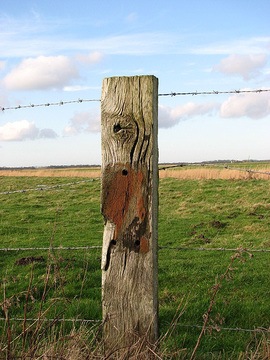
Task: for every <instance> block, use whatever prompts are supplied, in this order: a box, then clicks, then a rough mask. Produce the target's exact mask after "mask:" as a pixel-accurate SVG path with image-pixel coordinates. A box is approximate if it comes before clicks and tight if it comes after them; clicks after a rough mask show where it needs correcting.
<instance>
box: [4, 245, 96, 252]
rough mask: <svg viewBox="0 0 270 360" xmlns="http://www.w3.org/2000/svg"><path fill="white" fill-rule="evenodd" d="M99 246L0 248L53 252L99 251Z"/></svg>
mask: <svg viewBox="0 0 270 360" xmlns="http://www.w3.org/2000/svg"><path fill="white" fill-rule="evenodd" d="M101 248H102V246H101V245H91V246H55V247H54V246H48V247H17V248H0V251H2V252H9V251H17V252H18V251H49V250H51V251H54V250H71V251H73V250H92V249H101Z"/></svg>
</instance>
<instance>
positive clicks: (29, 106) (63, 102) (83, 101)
mask: <svg viewBox="0 0 270 360" xmlns="http://www.w3.org/2000/svg"><path fill="white" fill-rule="evenodd" d="M263 92H270V89H254V90H226V91H219V90H212V91H190V92H188V91H184V92H173V91H172V92H170V93H163V94H158V96H171V97H175V96H197V95H220V94H243V93H257V94H259V93H263ZM85 102H101V100H100V99H77V100H67V101H58V102H46V103H41V104H32V103H30V104H29V105H16V106H1V107H0V110H1V111H6V110H19V109H26V108H35V107H49V106H63V105H67V104H76V103H77V104H80V103H85Z"/></svg>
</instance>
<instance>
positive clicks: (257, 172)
mask: <svg viewBox="0 0 270 360" xmlns="http://www.w3.org/2000/svg"><path fill="white" fill-rule="evenodd" d="M191 165H194V166H202V167H203V166H210V167H214V168H216V167H217V168H221V169H227V170H236V171H242V172H247V173H249V174H261V175H268V176H270V172H268V171H259V170H252V169H243V168H235V167H231V166H227V165H224V166H223V165H215V164H205V163H202V164H194V163H186V164H174V165H168V166H162V167H161V168H160V169H159V170H160V171H162V170H167V169H172V168H177V167H184V166H191ZM95 179H96V178H91V179H86V180H80V181H75V182H71V183H65V184H56V185H39V186H37V187H36V188H29V189H20V190H7V191H2V192H0V195H10V194H18V193H25V192H28V191H42V190H51V189H57V188H61V187H63V186H72V185H77V184H81V183H86V182H92V181H94V180H95ZM97 179H100V177H98V178H97Z"/></svg>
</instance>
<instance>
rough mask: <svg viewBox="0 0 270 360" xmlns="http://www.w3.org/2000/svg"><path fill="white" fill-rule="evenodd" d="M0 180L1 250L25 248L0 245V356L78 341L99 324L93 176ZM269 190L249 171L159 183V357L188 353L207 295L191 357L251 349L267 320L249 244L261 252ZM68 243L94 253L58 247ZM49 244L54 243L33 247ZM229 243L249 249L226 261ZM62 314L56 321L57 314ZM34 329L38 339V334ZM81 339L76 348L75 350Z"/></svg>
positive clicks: (257, 259) (265, 294) (262, 256)
mask: <svg viewBox="0 0 270 360" xmlns="http://www.w3.org/2000/svg"><path fill="white" fill-rule="evenodd" d="M85 180H86V181H85ZM0 181H1V195H0V196H1V205H2V206H1V209H0V236H1V248H13V249H18V248H26V247H31V248H36V249H35V250H27V251H26V250H25V251H22V250H16V251H1V257H0V262H1V264H0V271H1V278H2V282H1V300H0V302H1V304H2V320H1V321H2V323H1V329H2V334H1V348H2V354H6V353H7V351H9V353H10V354H11V353H12V352H16V351H21V350H22V349H24V352H25V353H27V351H28V352H29V351H30V352H31V349H32V351H36V353H40V352H42V351H46V350H45V348H46V346H47V349H48V347H49V344H50V345H51V347H57V346H60V344H59V341H58V340H59V339H62V341H64V340H63V339H66V343H67V342H69V341H71V343H72V341H73V340H75V339H77V340H78V339H79V338H80V336H82V338H80V341H82V343H83V344H86V342H85V341H86V339H87V344H90V340H89V338H91V339H92V338H93V334H95V332H92V326H94V325H95V326H98V324H99V323H98V322H95V321H99V320H101V289H100V282H101V280H100V278H101V272H100V253H101V250H100V249H99V248H95V247H96V246H100V245H101V243H102V232H103V221H102V217H101V215H100V181H99V180H98V179H96V180H91V179H87V178H78V177H77V176H76V177H62V176H61V177H44V176H43V177H38V176H32V177H29V176H19V177H16V176H3V177H1V178H0ZM17 190H24V191H22V192H16V191H17ZM269 192H270V190H269V182H268V181H265V180H256V179H251V178H249V179H246V180H236V179H234V180H224V179H218V180H213V179H212V180H202V179H201V180H194V179H193V180H179V179H177V178H164V179H163V178H162V179H161V180H160V187H159V193H160V215H159V246H160V250H159V302H160V331H161V336H162V335H164V334H165V333H166V332H167V331H168V329H171V330H172V333H171V335H170V336H167V337H166V338H165V339H164V340H163V341H162V343H161V345H160V352H161V354H163V355H162V356H163V357H162V358H164V359H165V358H168V359H169V358H175V359H180V358H183V359H184V358H189V356H190V354H191V352H192V350H193V349H194V347H195V345H196V341H197V339H198V337H199V335H200V331H201V327H202V326H203V321H204V320H203V315H204V314H205V313H207V309H208V307H209V304H210V303H211V300H213V302H214V305H213V309H212V311H211V318H210V319H209V321H208V323H207V328H206V331H205V334H204V335H203V337H202V339H201V342H200V346H199V347H198V350H197V356H198V359H211V358H220V359H221V358H223V359H230V358H231V359H237V358H238V357H239V356H245V355H244V352H245V351H246V350H247V349H249V354H251V351H253V352H254V351H255V349H256V348H258V346H259V345H258V343H259V341H260V339H262V338H264V336H265V333H264V332H262V331H259V330H258V332H254V331H252V330H254V329H259V328H260V329H261V328H264V329H268V328H269V319H270V316H269V314H270V304H269V300H268V299H269V293H270V291H269V285H268V284H269V256H270V254H269V253H268V252H261V251H260V252H257V251H256V250H258V249H261V250H263V249H265V250H266V249H269V248H270V241H269V239H270V226H269V225H270V205H269ZM77 246H84V247H87V246H90V247H91V246H93V247H94V248H90V249H80V250H75V249H73V250H69V249H67V247H77ZM49 247H63V249H58V250H52V249H50V250H45V249H43V250H40V248H49ZM239 247H242V248H248V249H249V251H248V252H247V251H240V253H239V257H235V258H234V260H233V262H231V261H232V260H231V257H232V256H234V255H235V254H236V253H237V254H238V252H237V251H233V250H229V251H225V250H222V251H221V250H220V249H221V248H222V249H237V248H239ZM202 249H204V250H202ZM228 268H229V270H228V272H227V273H226V269H228ZM224 274H226V276H225V275H224ZM217 286H218V291H217V293H216V294H214V293H213V289H216V287H217ZM177 309H178V310H177ZM176 314H178V315H179V319H178V321H177V322H175V323H173V319H174V317H175V315H176ZM63 318H65V319H66V320H67V321H65V322H63V321H61V322H60V321H57V320H59V319H63ZM15 319H17V320H15ZM27 319H32V320H27ZM34 319H39V320H34ZM48 319H51V320H54V321H49V322H48ZM80 319H88V320H94V322H88V323H85V324H82V323H81V322H80V321H79V320H80ZM76 320H77V321H76ZM172 324H173V325H172ZM57 334H58V335H57ZM67 334H69V337H68V336H67ZM70 334H73V335H72V336H71V335H70ZM46 336H47V337H48V338H47V340H44V344H43V343H42V342H40V341H39V340H38V339H41V338H42V339H46ZM57 337H58V338H59V339H58V338H57ZM16 338H17V339H16ZM265 341H266V342H264V344H267V339H266V338H265ZM78 343H79V340H78V341H77V344H78ZM52 344H53V345H52ZM56 344H57V345H56ZM72 344H73V343H72ZM41 345H42V346H43V347H42V346H41ZM37 346H40V347H41V348H38V347H37ZM72 346H73V345H72ZM87 346H88V345H87ZM87 346H86V345H84V347H83V346H82V348H83V351H86V353H87V351H90V350H89V349H88V348H87ZM50 351H52V350H50ZM59 351H60V350H59ZM78 351H79V350H78ZM91 351H92V350H91ZM32 353H33V352H32ZM165 354H167V355H165ZM173 354H174V355H173ZM240 354H242V355H240ZM82 358H83V357H82ZM85 358H86V357H85ZM93 358H94V357H93ZM242 358H244V357H242ZM246 358H248V357H246Z"/></svg>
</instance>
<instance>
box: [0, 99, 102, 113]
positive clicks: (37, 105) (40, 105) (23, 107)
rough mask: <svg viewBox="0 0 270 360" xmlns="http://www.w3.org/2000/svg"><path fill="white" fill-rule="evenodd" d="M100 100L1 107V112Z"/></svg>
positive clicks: (91, 100) (89, 100)
mask: <svg viewBox="0 0 270 360" xmlns="http://www.w3.org/2000/svg"><path fill="white" fill-rule="evenodd" d="M100 101H101V100H100V99H77V100H67V101H58V102H46V103H42V104H29V105H16V106H7V107H5V106H1V107H0V109H1V111H5V110H19V109H27V108H35V107H49V106H62V105H67V104H80V103H85V102H100Z"/></svg>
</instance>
